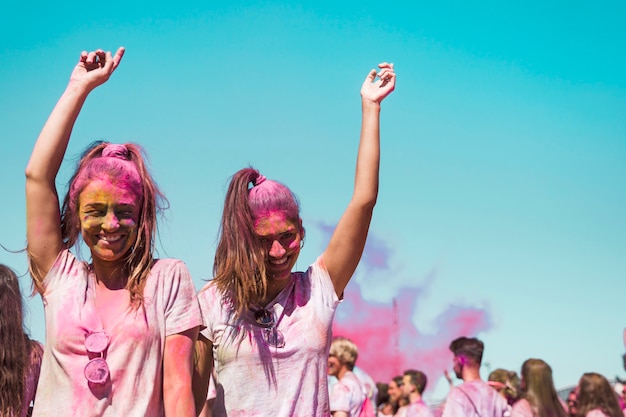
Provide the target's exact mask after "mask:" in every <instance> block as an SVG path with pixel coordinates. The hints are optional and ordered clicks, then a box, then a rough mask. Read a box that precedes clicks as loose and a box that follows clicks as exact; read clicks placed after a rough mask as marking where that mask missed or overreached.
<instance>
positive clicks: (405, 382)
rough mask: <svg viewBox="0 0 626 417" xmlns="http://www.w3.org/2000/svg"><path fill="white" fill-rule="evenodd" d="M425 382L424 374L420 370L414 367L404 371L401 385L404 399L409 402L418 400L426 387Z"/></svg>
mask: <svg viewBox="0 0 626 417" xmlns="http://www.w3.org/2000/svg"><path fill="white" fill-rule="evenodd" d="M427 382H428V379H427V378H426V374H424V372H422V371H418V370H416V369H408V370H406V371H404V375H402V387H401V391H402V396H403V397H404V399H405V400H408V401H409V403H412V402H416V401H420V400H421V399H422V394H423V393H424V390H425V389H426V384H427Z"/></svg>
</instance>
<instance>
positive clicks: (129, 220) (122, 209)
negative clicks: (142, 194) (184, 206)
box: [79, 178, 141, 262]
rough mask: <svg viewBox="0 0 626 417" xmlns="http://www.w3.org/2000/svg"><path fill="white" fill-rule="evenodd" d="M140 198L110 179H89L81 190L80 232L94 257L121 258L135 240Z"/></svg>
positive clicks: (123, 257)
mask: <svg viewBox="0 0 626 417" xmlns="http://www.w3.org/2000/svg"><path fill="white" fill-rule="evenodd" d="M140 205H141V199H140V198H139V197H138V196H137V195H135V194H134V193H133V192H131V191H129V190H128V189H127V187H123V186H122V185H120V184H116V183H114V182H112V181H111V180H110V179H106V178H103V179H97V180H94V181H92V182H90V183H89V184H88V185H87V186H86V187H85V189H84V190H83V191H82V192H81V193H80V197H79V215H80V225H81V233H82V236H83V240H84V241H85V244H86V245H87V246H88V247H89V249H90V250H91V255H92V257H93V258H94V261H95V260H100V261H105V262H117V261H120V260H122V261H123V260H124V259H125V258H126V256H127V254H128V253H129V251H130V250H131V248H132V247H133V245H134V244H135V241H136V240H137V225H138V223H139V212H140Z"/></svg>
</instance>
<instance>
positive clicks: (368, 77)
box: [365, 69, 376, 83]
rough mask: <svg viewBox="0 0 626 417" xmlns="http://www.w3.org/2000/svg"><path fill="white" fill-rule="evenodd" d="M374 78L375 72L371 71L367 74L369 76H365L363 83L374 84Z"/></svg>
mask: <svg viewBox="0 0 626 417" xmlns="http://www.w3.org/2000/svg"><path fill="white" fill-rule="evenodd" d="M375 78H376V70H375V69H373V70H371V71H370V72H369V74H367V77H365V82H370V83H371V82H374V79H375Z"/></svg>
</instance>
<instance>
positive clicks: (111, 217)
mask: <svg viewBox="0 0 626 417" xmlns="http://www.w3.org/2000/svg"><path fill="white" fill-rule="evenodd" d="M119 225H120V221H119V219H118V218H117V216H116V215H115V213H113V212H109V213H107V215H106V216H105V217H104V222H102V228H103V229H105V230H115V229H117V228H118V227H119Z"/></svg>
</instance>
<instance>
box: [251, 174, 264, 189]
mask: <svg viewBox="0 0 626 417" xmlns="http://www.w3.org/2000/svg"><path fill="white" fill-rule="evenodd" d="M266 179H267V178H265V175H261V174H259V176H258V177H256V180H254V186H255V187H256V186H258V185H261V184H263V181H265V180H266Z"/></svg>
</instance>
